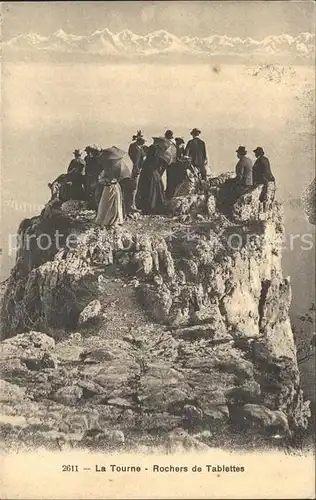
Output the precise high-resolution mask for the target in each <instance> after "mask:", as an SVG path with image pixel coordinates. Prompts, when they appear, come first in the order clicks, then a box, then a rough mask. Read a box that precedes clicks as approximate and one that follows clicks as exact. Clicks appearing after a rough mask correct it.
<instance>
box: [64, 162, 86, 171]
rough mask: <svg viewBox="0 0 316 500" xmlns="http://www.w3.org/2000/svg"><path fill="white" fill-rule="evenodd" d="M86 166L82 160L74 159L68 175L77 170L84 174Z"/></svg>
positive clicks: (70, 164)
mask: <svg viewBox="0 0 316 500" xmlns="http://www.w3.org/2000/svg"><path fill="white" fill-rule="evenodd" d="M85 165H86V163H85V161H84V160H83V159H82V158H74V159H73V160H71V162H70V163H69V167H68V170H67V173H68V174H69V173H70V172H72V171H74V170H75V171H76V172H78V173H80V174H82V172H83V169H84V167H85Z"/></svg>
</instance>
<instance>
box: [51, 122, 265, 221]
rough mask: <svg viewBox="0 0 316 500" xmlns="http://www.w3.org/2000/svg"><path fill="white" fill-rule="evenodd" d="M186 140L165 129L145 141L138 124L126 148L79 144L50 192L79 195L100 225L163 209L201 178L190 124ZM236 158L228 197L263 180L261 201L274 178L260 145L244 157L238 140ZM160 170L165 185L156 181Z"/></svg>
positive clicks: (202, 156) (199, 144) (200, 154)
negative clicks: (81, 147) (81, 146)
mask: <svg viewBox="0 0 316 500" xmlns="http://www.w3.org/2000/svg"><path fill="white" fill-rule="evenodd" d="M190 134H191V136H192V139H190V140H189V141H188V142H187V144H186V145H185V142H184V140H183V138H182V137H175V138H174V135H173V132H172V131H171V130H167V131H166V132H165V134H164V135H163V136H160V137H153V142H152V144H151V145H150V146H146V144H145V143H146V140H145V138H144V136H143V134H142V132H141V131H140V130H138V131H137V133H136V134H135V135H133V137H132V142H131V144H130V145H129V148H128V153H125V152H124V151H122V150H120V149H119V148H116V147H115V146H112V148H108V149H105V150H103V149H101V148H100V147H98V146H97V145H91V146H87V147H86V148H85V152H86V156H85V158H84V159H82V157H81V152H80V150H78V149H75V150H74V152H73V154H74V158H73V159H72V160H71V162H70V164H69V166H68V169H67V173H66V174H62V175H60V176H59V177H57V179H56V180H55V181H54V182H53V183H51V184H49V187H50V189H51V191H52V198H59V199H60V200H61V201H67V200H70V199H73V200H85V201H87V203H88V207H89V208H90V209H93V210H96V211H97V216H96V219H95V223H96V224H98V225H100V226H107V227H110V226H113V225H117V224H122V223H123V220H124V217H130V216H131V215H132V214H133V213H135V212H139V211H141V212H142V213H143V214H163V213H166V211H167V210H168V203H169V202H170V200H171V199H172V198H173V197H175V196H184V195H188V194H190V193H192V192H194V189H195V186H196V184H197V183H199V182H200V183H202V181H206V179H207V161H208V160H207V153H206V146H205V142H204V141H203V140H202V139H201V138H200V134H201V131H200V130H199V129H197V128H193V129H192V130H191V132H190ZM236 153H237V157H238V163H237V165H236V177H235V178H234V179H232V191H233V194H232V196H233V197H236V198H238V197H239V196H240V195H241V194H243V193H244V192H246V191H247V189H248V188H250V187H251V186H254V185H259V184H263V186H264V188H263V190H262V194H261V201H265V200H266V196H267V188H268V184H269V182H274V177H273V175H272V172H271V168H270V163H269V160H268V158H267V157H266V156H265V155H264V151H263V149H262V147H259V146H258V147H257V148H256V149H255V150H254V153H255V155H256V161H255V163H254V165H252V161H251V160H250V159H249V158H248V157H247V151H246V148H245V147H244V146H239V147H238V149H237V150H236ZM164 173H166V188H164V183H163V181H162V176H163V174H164Z"/></svg>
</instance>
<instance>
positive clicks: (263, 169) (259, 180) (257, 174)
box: [252, 146, 275, 203]
mask: <svg viewBox="0 0 316 500" xmlns="http://www.w3.org/2000/svg"><path fill="white" fill-rule="evenodd" d="M253 152H254V153H255V156H256V158H257V159H256V161H255V163H254V165H253V169H252V175H253V184H254V185H255V186H258V185H260V184H263V188H262V192H261V196H260V201H261V202H263V203H265V202H266V201H267V194H268V184H269V182H273V183H275V178H274V176H273V174H272V172H271V167H270V162H269V159H268V158H267V157H266V156H265V154H264V150H263V148H262V147H261V146H258V147H257V148H256V149H254V150H253Z"/></svg>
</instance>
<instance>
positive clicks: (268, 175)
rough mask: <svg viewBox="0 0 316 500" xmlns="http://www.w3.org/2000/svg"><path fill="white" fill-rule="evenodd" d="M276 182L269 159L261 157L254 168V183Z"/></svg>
mask: <svg viewBox="0 0 316 500" xmlns="http://www.w3.org/2000/svg"><path fill="white" fill-rule="evenodd" d="M274 180H275V179H274V177H273V175H272V172H271V168H270V162H269V160H268V158H267V157H266V156H259V158H257V159H256V161H255V163H254V166H253V183H254V184H267V183H268V182H272V181H274Z"/></svg>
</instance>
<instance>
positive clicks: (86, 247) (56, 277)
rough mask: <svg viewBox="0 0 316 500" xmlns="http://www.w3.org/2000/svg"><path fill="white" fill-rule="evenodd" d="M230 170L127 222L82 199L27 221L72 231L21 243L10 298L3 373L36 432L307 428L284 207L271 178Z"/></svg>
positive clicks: (130, 439) (224, 437)
mask: <svg viewBox="0 0 316 500" xmlns="http://www.w3.org/2000/svg"><path fill="white" fill-rule="evenodd" d="M230 177H231V176H230V175H226V176H220V177H219V178H215V179H211V180H210V181H209V182H208V183H205V184H204V185H203V186H202V189H200V191H199V192H197V193H196V194H193V195H190V196H188V197H179V198H175V199H174V200H173V201H172V203H171V205H170V212H171V213H170V215H169V216H165V217H162V216H161V217H159V216H155V217H154V216H144V217H143V216H140V217H138V219H136V220H130V221H129V222H127V223H126V224H125V225H124V226H123V227H121V228H116V229H111V230H102V229H100V228H96V227H94V226H93V224H92V222H91V221H92V219H93V215H94V214H93V212H90V211H87V210H86V209H85V207H84V206H82V205H80V206H78V204H76V203H74V202H67V203H65V204H63V205H62V206H61V207H59V208H58V210H57V214H56V213H55V214H54V213H53V214H52V211H51V210H50V208H49V206H48V207H47V208H46V215H45V213H44V214H42V216H41V217H40V218H35V219H33V221H32V223H31V225H28V229H27V230H28V231H30V229H29V228H30V227H32V228H33V229H32V230H33V231H35V232H34V234H35V235H38V234H39V233H38V231H39V230H40V229H39V225H40V226H41V225H43V224H44V223H45V224H46V227H47V226H48V227H53V228H54V230H55V228H56V224H57V222H55V221H54V223H53V225H52V226H49V224H48V222H47V220H46V219H45V217H47V214H48V215H49V218H50V219H51V218H52V219H54V217H55V216H56V217H57V219H58V220H62V221H63V225H64V226H63V227H64V228H65V229H64V231H65V235H64V236H63V239H62V242H61V244H59V245H57V242H56V235H55V233H54V231H53V230H50V232H49V234H50V236H51V237H52V239H53V244H52V248H53V249H54V250H52V248H49V250H42V251H41V252H39V256H38V258H37V259H35V260H34V259H33V260H32V261H31V263H30V260H29V258H28V257H29V253H27V251H26V250H25V248H23V247H22V248H21V249H20V252H19V254H18V260H17V264H16V266H15V268H14V269H13V272H12V275H11V277H10V278H9V280H8V281H7V283H6V288H5V292H4V297H3V300H2V308H1V317H2V327H3V333H2V335H3V338H5V339H6V340H4V341H3V342H2V347H3V349H4V351H3V356H2V364H3V379H4V381H5V383H7V384H11V385H13V384H15V386H14V387H11V386H10V387H9V386H8V388H7V392H8V394H12V398H15V400H16V398H19V397H20V401H19V402H18V404H17V403H15V405H14V407H13V406H12V404H11V405H10V404H9V403H8V402H7V401H5V402H4V410H5V411H4V413H5V414H7V415H8V418H9V419H10V418H11V417H16V416H18V417H20V416H21V417H23V418H25V419H26V421H25V422H24V424H23V425H24V427H23V433H24V434H23V435H24V436H25V442H28V443H33V444H35V443H36V440H38V439H41V440H42V441H44V442H45V443H48V442H49V443H53V444H52V446H57V445H56V443H60V440H61V438H62V440H64V441H66V442H68V441H69V439H70V440H71V441H72V443H73V445H74V443H75V444H76V445H79V446H102V447H111V446H125V447H126V446H128V445H130V446H132V445H133V444H135V441H137V442H138V444H141V446H149V445H151V443H152V444H154V443H153V436H156V438H157V439H156V438H155V439H156V441H155V444H157V440H158V441H159V439H162V438H164V439H165V441H164V442H166V443H169V444H168V446H169V445H170V439H171V441H172V440H173V439H176V440H178V441H179V435H181V436H182V438H183V442H186V443H188V442H191V441H190V439H191V438H192V439H193V441H192V443H193V442H194V443H195V445H194V446H196V445H197V443H200V444H201V446H202V447H203V446H205V445H210V446H215V445H225V444H226V445H227V444H228V445H230V444H231V445H233V444H236V442H239V444H240V445H241V446H245V443H246V442H247V440H249V439H250V436H251V440H254V442H257V443H259V441H260V439H264V440H268V441H265V442H270V441H271V440H272V441H273V439H277V438H278V439H285V440H288V439H290V438H292V437H293V436H295V435H296V434H297V433H298V432H300V431H301V430H302V429H304V428H305V427H306V425H307V420H308V416H309V409H308V402H304V400H303V395H302V392H301V390H300V381H299V372H298V368H297V362H296V350H295V344H294V339H293V334H292V330H291V325H290V321H289V316H288V311H289V306H290V301H291V287H290V280H289V278H287V277H286V278H285V277H284V276H283V275H282V268H281V243H282V238H283V220H282V207H281V206H280V205H279V204H278V202H276V201H273V198H274V193H270V192H268V200H267V202H266V203H265V205H263V204H262V203H261V202H260V195H261V187H260V186H259V187H257V188H253V189H252V190H251V191H249V192H247V193H245V194H243V195H242V196H240V197H239V198H237V197H235V196H234V195H233V196H231V195H232V181H230ZM53 210H55V211H56V207H53ZM43 218H44V222H43ZM50 219H49V220H50ZM67 220H68V224H67V222H65V221H67ZM41 227H42V226H41ZM23 235H24V236H23V237H24V239H25V233H23ZM69 235H71V242H70V240H69V238H68V240H67V236H69ZM54 238H55V239H54ZM33 239H34V240H36V238H33ZM70 243H71V244H70ZM37 251H39V250H38V249H37ZM25 261H27V263H28V264H27V265H28V267H27V271H25ZM21 270H22V271H21ZM34 330H36V331H37V332H45V334H44V333H35V332H34ZM17 332H20V335H16V336H13V335H14V334H15V333H17ZM25 332H29V333H25ZM47 334H48V335H49V336H47ZM51 336H53V337H54V338H55V339H56V343H55V342H54V341H53V339H52V338H51ZM10 337H12V338H10ZM22 345H26V346H28V347H27V348H25V349H24V348H22V350H23V352H21V346H22ZM30 346H31V348H30ZM30 351H31V352H30ZM19 389H21V390H22V392H21V393H20V392H19ZM10 391H11V392H10ZM8 398H9V396H8ZM35 414H36V415H37V420H40V422H41V423H37V424H36V425H37V426H39V427H36V429H40V430H38V432H35V431H34V428H33V426H32V425H33V424H30V423H29V421H28V418H30V419H31V421H32V419H33V418H34V416H35ZM48 415H49V417H50V418H49V419H48V418H47V417H48ZM51 415H54V417H51ZM87 419H88V420H89V419H90V420H91V419H92V423H91V422H90V420H89V422H88V420H87ZM48 422H49V424H48ZM65 422H67V423H65ZM80 422H81V423H80ZM87 422H88V423H87ZM43 426H44V427H43ZM16 427H17V428H18V427H19V426H18V425H17V426H15V425H13V424H12V423H11V424H10V425H9V424H8V425H7V424H6V426H5V429H6V433H5V436H6V439H7V442H11V441H12V436H14V433H15V432H17V431H16ZM179 429H182V430H181V431H180V430H179ZM114 431H115V432H116V434H115V436H114V435H113V432H114ZM120 433H121V434H120ZM181 433H182V434H181ZM39 435H40V436H41V438H39V437H38V436H39ZM174 435H176V436H177V438H174ZM50 436H53V437H52V439H51V438H50ZM69 436H70V437H69ZM170 436H171V437H170ZM172 436H173V437H172ZM158 438H159V439H158ZM182 438H181V439H182ZM178 441H177V442H178ZM172 442H173V441H172ZM58 446H59V445H58ZM192 446H193V445H192ZM171 447H172V446H171Z"/></svg>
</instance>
